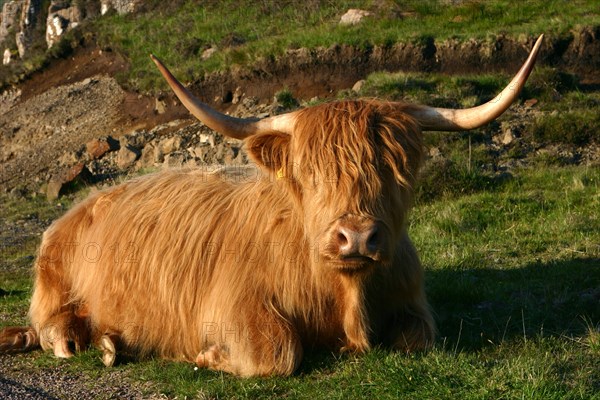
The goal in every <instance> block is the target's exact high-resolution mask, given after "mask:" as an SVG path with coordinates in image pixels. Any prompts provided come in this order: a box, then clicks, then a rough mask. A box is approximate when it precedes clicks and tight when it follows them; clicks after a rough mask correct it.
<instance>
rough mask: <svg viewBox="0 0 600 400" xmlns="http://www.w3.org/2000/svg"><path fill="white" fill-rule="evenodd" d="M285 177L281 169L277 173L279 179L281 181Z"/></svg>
mask: <svg viewBox="0 0 600 400" xmlns="http://www.w3.org/2000/svg"><path fill="white" fill-rule="evenodd" d="M283 177H284V175H283V168H279V170H278V171H277V179H281V178H283Z"/></svg>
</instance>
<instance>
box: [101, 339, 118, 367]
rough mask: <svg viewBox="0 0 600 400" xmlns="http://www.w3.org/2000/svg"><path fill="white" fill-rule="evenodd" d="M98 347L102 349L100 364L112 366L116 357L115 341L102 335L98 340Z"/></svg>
mask: <svg viewBox="0 0 600 400" xmlns="http://www.w3.org/2000/svg"><path fill="white" fill-rule="evenodd" d="M98 347H99V348H100V350H101V351H102V364H104V365H105V366H107V367H112V366H113V365H115V360H116V359H117V350H116V348H115V343H114V342H113V341H112V339H111V338H110V336H108V335H102V336H101V337H100V340H99V341H98Z"/></svg>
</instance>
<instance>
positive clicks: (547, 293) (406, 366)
mask: <svg viewBox="0 0 600 400" xmlns="http://www.w3.org/2000/svg"><path fill="white" fill-rule="evenodd" d="M599 193H600V170H598V169H597V168H596V169H593V168H586V167H569V168H545V169H541V170H521V171H518V172H517V173H515V178H513V179H511V180H509V181H507V182H505V183H504V184H503V185H501V186H498V187H495V188H493V190H491V191H489V190H485V189H479V190H476V191H474V192H473V193H470V194H466V195H461V194H460V193H455V194H454V195H453V196H452V197H446V198H443V199H438V200H435V199H434V200H431V201H428V202H424V201H420V202H419V204H418V205H417V206H416V207H415V209H414V210H413V212H412V214H411V224H410V233H411V235H412V237H413V239H414V241H415V244H416V246H417V248H418V249H419V251H420V253H421V257H422V260H423V262H424V265H425V266H426V276H427V292H428V295H429V298H430V301H431V303H432V306H433V308H434V310H435V313H436V320H437V323H438V328H439V335H438V340H437V342H436V344H435V347H434V349H433V350H432V351H431V352H428V353H426V354H415V355H410V356H407V355H404V354H396V353H390V352H387V351H385V350H382V349H375V350H374V351H373V352H371V353H369V354H367V355H364V356H358V357H357V356H351V355H344V356H339V355H335V354H329V353H327V352H316V353H309V354H307V356H306V358H305V361H304V362H303V364H302V366H301V368H300V371H299V372H298V373H297V374H296V375H294V376H292V377H288V378H260V379H259V378H252V379H239V378H235V377H232V376H229V375H226V374H222V373H217V372H211V371H204V370H194V367H193V365H189V364H180V363H172V362H166V361H162V360H142V361H137V362H133V363H128V364H124V365H120V366H117V367H116V369H117V370H118V371H119V372H120V373H121V374H122V375H120V376H123V377H125V379H129V380H130V381H131V382H137V383H146V382H150V383H151V386H150V387H151V388H152V389H148V390H150V391H151V392H160V393H164V394H166V395H168V396H178V398H183V397H185V396H188V398H238V399H246V398H273V397H287V398H299V399H303V398H358V397H360V398H364V397H370V398H407V399H408V398H440V399H451V398H465V399H484V398H502V399H512V398H523V397H525V398H532V399H564V398H572V399H589V398H597V396H598V395H597V393H598V389H599V388H600V374H599V373H598V371H600V330H599V329H600V307H598V299H599V297H600V289H599V288H600V214H598V213H597V212H594V210H598V209H600V196H599ZM10 208H11V211H10V212H9V213H8V214H10V218H12V220H13V221H19V220H20V219H23V218H24V219H27V218H28V216H29V215H31V214H32V213H35V212H39V214H40V215H47V214H46V213H49V214H48V215H53V214H54V213H56V211H55V210H57V208H56V206H55V205H52V204H50V205H47V204H45V203H43V202H39V201H37V200H33V201H28V202H22V204H21V205H19V206H18V208H17V207H16V205H11V206H10ZM35 210H39V211H35ZM3 213H4V212H3ZM2 216H3V217H4V218H6V214H3V215H2ZM24 251H25V252H26V253H27V252H28V251H29V250H27V249H26V250H24ZM29 254H32V253H29ZM19 271H20V272H19V274H17V275H13V276H11V277H5V278H4V280H3V281H2V288H3V289H4V290H5V291H6V288H7V287H8V288H9V290H8V293H7V294H5V295H3V296H1V297H0V315H3V316H5V318H8V319H7V320H6V321H5V322H3V324H13V323H22V322H23V320H24V316H25V312H26V307H27V297H28V294H29V291H30V289H31V283H30V280H29V275H28V273H27V272H26V271H24V270H22V269H19ZM6 285H9V286H6ZM21 357H23V358H24V359H25V363H26V364H25V365H29V366H30V367H31V368H52V367H53V366H55V365H57V364H61V365H64V364H65V363H66V364H67V365H68V368H70V369H72V370H73V371H74V372H75V371H78V372H82V371H83V373H85V374H88V375H90V376H103V375H105V374H107V373H108V371H106V370H105V369H103V367H102V365H101V362H100V360H99V353H98V352H97V351H95V350H93V351H90V352H87V353H83V354H81V355H78V356H76V357H75V358H74V359H71V360H69V361H66V362H62V361H59V360H56V359H54V358H52V357H51V356H50V355H48V354H43V353H40V352H34V353H32V354H29V355H25V356H21ZM107 396H109V394H107ZM594 396H596V397H594Z"/></svg>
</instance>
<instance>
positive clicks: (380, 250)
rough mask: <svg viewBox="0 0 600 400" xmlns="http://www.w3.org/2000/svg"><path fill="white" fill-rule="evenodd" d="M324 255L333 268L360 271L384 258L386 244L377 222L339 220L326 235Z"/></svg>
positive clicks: (359, 219) (364, 219)
mask: <svg viewBox="0 0 600 400" xmlns="http://www.w3.org/2000/svg"><path fill="white" fill-rule="evenodd" d="M328 242H329V243H328V246H327V249H328V251H327V253H328V256H329V260H330V262H331V263H332V264H334V265H335V266H337V267H339V268H341V269H346V270H357V269H363V268H366V267H369V266H372V265H374V264H377V263H379V262H381V261H383V259H385V258H386V254H387V253H388V249H387V247H388V245H387V243H388V240H387V234H386V229H385V227H384V226H383V224H381V223H380V222H377V221H375V220H373V219H370V218H364V217H353V216H350V217H342V218H340V219H339V220H337V221H336V222H335V223H334V224H333V226H332V227H331V229H330V231H329V240H328Z"/></svg>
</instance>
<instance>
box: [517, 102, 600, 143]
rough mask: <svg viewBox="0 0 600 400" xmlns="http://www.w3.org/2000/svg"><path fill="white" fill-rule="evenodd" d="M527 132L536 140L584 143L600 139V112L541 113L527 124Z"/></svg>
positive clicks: (593, 110) (594, 110)
mask: <svg viewBox="0 0 600 400" xmlns="http://www.w3.org/2000/svg"><path fill="white" fill-rule="evenodd" d="M527 134H529V135H531V137H533V139H534V140H536V141H538V142H551V143H570V144H575V145H586V144H588V143H590V142H591V141H592V140H595V141H600V114H598V110H597V109H591V110H590V109H579V110H569V111H563V112H553V113H550V114H543V115H540V116H538V117H537V118H535V119H534V120H533V123H532V124H531V125H529V126H528V128H527Z"/></svg>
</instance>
